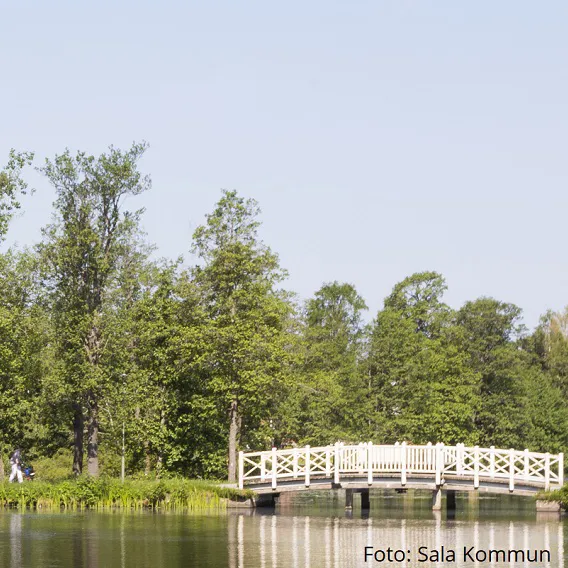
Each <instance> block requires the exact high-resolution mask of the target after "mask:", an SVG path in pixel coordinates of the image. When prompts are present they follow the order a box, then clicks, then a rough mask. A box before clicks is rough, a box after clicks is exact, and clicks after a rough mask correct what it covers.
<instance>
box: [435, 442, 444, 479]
mask: <svg viewBox="0 0 568 568" xmlns="http://www.w3.org/2000/svg"><path fill="white" fill-rule="evenodd" d="M435 459H436V487H440V485H442V461H443V459H442V444H440V443H437V444H436V457H435Z"/></svg>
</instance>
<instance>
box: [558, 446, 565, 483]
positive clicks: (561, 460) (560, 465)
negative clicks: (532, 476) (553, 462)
mask: <svg viewBox="0 0 568 568" xmlns="http://www.w3.org/2000/svg"><path fill="white" fill-rule="evenodd" d="M558 485H560V486H562V485H564V454H563V453H562V452H560V453H559V454H558Z"/></svg>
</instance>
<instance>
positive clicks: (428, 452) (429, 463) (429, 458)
mask: <svg viewBox="0 0 568 568" xmlns="http://www.w3.org/2000/svg"><path fill="white" fill-rule="evenodd" d="M426 446H427V449H426V465H425V468H424V469H425V471H432V469H434V470H435V469H436V468H435V467H434V468H433V467H432V465H433V464H432V442H428V443H427V444H426Z"/></svg>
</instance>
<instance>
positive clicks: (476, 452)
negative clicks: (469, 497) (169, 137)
mask: <svg viewBox="0 0 568 568" xmlns="http://www.w3.org/2000/svg"><path fill="white" fill-rule="evenodd" d="M479 461H480V458H479V446H475V447H474V448H473V486H474V487H475V489H477V488H478V487H479Z"/></svg>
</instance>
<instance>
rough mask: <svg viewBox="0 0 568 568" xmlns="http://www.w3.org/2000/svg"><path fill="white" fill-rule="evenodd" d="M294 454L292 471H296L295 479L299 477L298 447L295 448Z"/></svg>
mask: <svg viewBox="0 0 568 568" xmlns="http://www.w3.org/2000/svg"><path fill="white" fill-rule="evenodd" d="M293 451H294V453H293V454H292V471H293V472H294V479H298V448H294V450H293Z"/></svg>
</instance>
